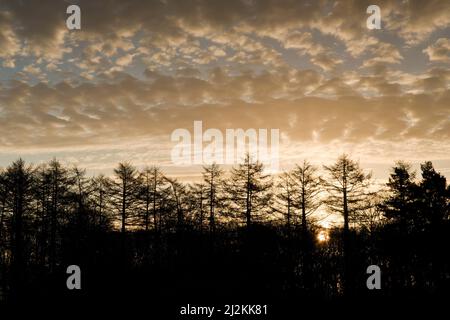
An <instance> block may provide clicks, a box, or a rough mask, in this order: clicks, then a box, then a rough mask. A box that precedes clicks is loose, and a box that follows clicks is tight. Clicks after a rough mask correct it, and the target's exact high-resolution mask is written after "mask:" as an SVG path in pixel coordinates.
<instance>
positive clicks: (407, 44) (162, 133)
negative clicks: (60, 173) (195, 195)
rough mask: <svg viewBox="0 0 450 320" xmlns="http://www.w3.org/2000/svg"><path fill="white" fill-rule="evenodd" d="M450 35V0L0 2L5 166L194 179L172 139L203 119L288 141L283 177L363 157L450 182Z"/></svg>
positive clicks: (373, 165)
mask: <svg viewBox="0 0 450 320" xmlns="http://www.w3.org/2000/svg"><path fill="white" fill-rule="evenodd" d="M70 4H78V5H79V6H80V8H81V15H82V19H81V30H74V31H70V30H68V29H67V27H66V18H67V16H68V15H67V14H66V8H67V6H68V5H70ZM370 4H377V5H378V6H379V7H380V8H381V19H382V20H381V29H380V30H369V29H367V27H366V19H367V17H368V16H369V14H367V13H366V8H367V7H368V6H369V5H370ZM449 36H450V1H446V0H442V1H433V0H428V1H422V0H414V1H413V0H410V1H408V0H404V1H362V0H358V1H356V0H355V1H326V0H323V1H321V0H319V1H301V0H291V1H280V0H226V1H225V0H204V1H202V0H179V1H174V0H159V1H140V0H135V1H130V0H127V1H125V0H104V1H91V0H86V1H81V0H79V1H76V0H73V1H62V0H59V1H57V0H53V1H51V0H41V1H27V0H0V166H5V165H7V164H8V163H9V162H10V161H12V160H14V159H16V158H17V157H19V156H21V157H23V158H25V159H26V160H28V161H31V162H34V163H39V162H42V161H46V160H48V159H51V158H52V157H54V156H56V157H57V158H59V159H61V160H62V161H64V162H70V163H78V164H80V165H81V166H82V167H86V168H88V169H89V170H90V171H91V172H100V171H101V172H110V171H111V168H112V167H114V166H115V164H116V163H117V162H118V161H123V160H130V161H132V162H133V163H134V164H136V165H137V166H142V165H144V164H153V163H156V164H159V165H161V166H162V167H163V168H164V169H165V171H166V172H168V173H173V174H177V175H186V176H189V175H191V174H193V173H194V172H195V170H196V169H195V168H193V167H177V166H175V165H173V163H172V162H171V158H170V152H171V149H172V148H173V146H174V143H173V142H171V140H170V136H171V133H172V131H173V130H174V129H177V128H186V129H189V130H192V127H193V122H194V120H201V121H203V126H204V128H205V129H206V128H217V129H219V130H223V132H225V131H224V130H225V129H227V128H243V129H248V128H256V129H258V128H267V129H272V128H274V129H279V130H280V135H281V146H280V157H281V166H282V168H287V167H289V165H291V164H292V163H294V162H296V161H300V160H302V159H304V158H307V159H310V160H312V161H313V162H317V163H328V162H330V161H332V160H333V159H335V158H336V156H337V155H338V154H339V153H342V152H347V153H349V154H350V155H351V156H352V157H353V158H355V159H359V160H360V161H361V163H362V165H363V166H364V167H366V168H368V169H372V170H374V172H375V174H376V175H377V176H378V177H380V178H382V177H386V176H387V174H388V168H389V166H391V165H392V164H393V163H394V161H395V160H399V159H403V160H407V161H410V162H412V163H416V164H417V163H419V162H421V161H424V160H432V161H433V162H434V163H435V166H436V167H437V168H438V169H439V170H440V171H441V172H442V173H443V174H445V175H447V177H450V142H449V136H450V90H449V89H450V68H449V64H450V40H449V38H450V37H449Z"/></svg>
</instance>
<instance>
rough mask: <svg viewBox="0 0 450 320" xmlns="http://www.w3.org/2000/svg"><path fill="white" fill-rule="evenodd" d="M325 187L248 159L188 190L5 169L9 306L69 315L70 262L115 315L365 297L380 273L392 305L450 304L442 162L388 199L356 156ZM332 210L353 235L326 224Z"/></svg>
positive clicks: (310, 169)
mask: <svg viewBox="0 0 450 320" xmlns="http://www.w3.org/2000/svg"><path fill="white" fill-rule="evenodd" d="M321 176H322V172H320V171H319V169H318V168H316V167H314V166H312V165H311V164H310V163H308V162H306V161H305V162H303V163H301V164H299V165H295V166H294V168H293V169H292V170H291V171H289V172H286V173H282V174H280V175H277V176H274V177H272V176H270V175H268V174H265V173H264V168H263V165H262V164H261V163H259V162H257V161H252V160H251V159H250V157H249V155H247V157H246V158H245V159H244V161H243V162H242V163H240V164H239V165H237V166H235V167H234V168H233V169H232V170H231V171H230V172H225V171H223V170H222V169H220V167H219V166H218V165H216V164H213V165H210V166H206V167H204V168H203V172H202V176H201V177H200V179H199V180H198V181H197V182H190V183H187V182H181V181H180V180H178V179H177V178H175V177H165V176H164V175H163V174H162V172H161V171H160V169H159V168H157V167H144V168H143V169H142V170H141V171H138V169H136V168H135V167H134V166H133V165H131V164H130V163H120V164H119V165H118V166H117V168H116V169H115V170H114V175H113V176H112V177H107V176H104V175H98V176H93V177H90V176H88V175H87V174H86V173H85V171H84V170H83V169H81V168H78V167H67V166H65V165H63V164H61V163H60V162H59V161H57V160H56V159H53V160H51V161H49V162H48V163H45V164H40V165H37V166H33V165H27V164H25V162H24V161H23V160H20V159H19V160H17V161H15V162H13V163H12V164H11V165H10V166H8V167H7V168H6V169H0V304H1V303H2V300H3V303H4V302H5V301H6V302H7V303H9V302H11V303H15V302H18V303H19V302H20V303H30V302H34V301H39V302H40V303H46V302H48V301H51V302H52V303H57V302H60V301H70V302H69V304H70V303H71V302H72V300H70V299H72V298H73V297H74V296H75V295H72V294H71V293H68V292H67V290H66V289H65V287H64V277H65V276H66V274H65V268H66V267H67V266H68V265H69V264H78V265H80V266H81V267H82V269H83V275H85V277H86V279H85V280H84V281H86V283H87V284H88V285H87V286H86V287H84V288H83V290H84V289H85V288H87V289H86V290H85V291H83V293H82V294H81V295H80V297H81V296H85V297H86V299H90V300H94V301H98V299H100V300H103V301H104V302H105V303H106V304H107V305H110V304H111V303H113V302H115V301H118V303H120V304H121V305H125V301H126V300H127V299H128V301H130V302H131V303H136V301H137V300H136V299H138V300H139V299H143V300H144V301H145V303H148V301H153V302H155V303H157V304H158V303H160V302H162V301H172V300H173V299H174V298H179V297H184V294H186V295H187V294H189V296H190V297H191V296H192V297H194V296H197V297H199V298H201V297H205V295H206V296H207V297H208V298H210V297H215V296H216V295H222V296H233V297H234V296H235V295H236V294H238V295H242V296H244V297H248V296H249V295H252V296H257V295H261V296H267V295H273V296H279V297H286V296H289V297H294V298H295V299H297V298H308V297H314V299H319V300H318V301H321V300H320V299H337V298H340V297H347V296H349V295H353V294H354V295H353V296H352V297H353V298H355V299H356V298H358V297H361V299H367V298H369V297H372V296H373V295H372V293H373V292H368V291H367V288H366V286H365V281H366V279H367V275H366V274H365V270H366V268H367V266H368V265H371V264H376V265H378V266H380V268H381V269H382V279H383V290H382V291H380V292H379V293H378V297H380V298H382V299H384V298H386V299H390V298H393V297H394V298H399V297H403V296H404V295H406V296H412V297H420V298H425V299H428V298H430V299H434V298H435V297H441V296H445V292H448V288H449V284H448V280H447V279H448V274H449V272H450V259H449V256H450V255H449V251H448V250H449V247H448V243H449V235H450V217H449V202H450V201H449V200H450V188H449V186H448V184H447V181H446V179H445V177H444V176H443V175H441V174H440V173H439V172H438V171H437V170H436V169H435V168H434V167H433V165H432V163H431V162H424V163H423V164H422V165H421V177H419V178H417V179H416V177H415V174H414V172H412V170H411V166H410V165H408V164H406V163H404V162H398V163H396V164H395V166H394V168H393V169H392V172H391V174H390V177H389V181H388V182H387V183H386V185H385V188H382V189H379V190H377V192H376V193H375V192H373V190H374V188H375V186H372V185H370V175H369V174H365V173H364V171H363V170H362V169H361V167H360V166H359V163H357V162H355V161H353V160H351V159H350V158H349V157H348V156H346V155H343V156H341V157H339V158H338V159H337V162H336V163H335V164H333V165H331V166H324V167H323V178H321ZM272 178H273V180H275V181H276V182H277V183H276V184H275V185H273V184H272ZM322 201H323V203H324V204H326V205H327V208H328V210H329V211H330V212H332V213H337V214H339V215H340V216H342V218H343V219H342V220H343V223H342V224H340V223H339V221H335V227H333V228H329V229H326V230H324V229H322V228H321V227H319V226H318V225H317V222H316V219H315V218H314V212H316V211H319V210H320V209H318V207H319V205H320V204H321V203H322ZM274 211H275V213H274ZM280 217H281V219H280ZM297 226H299V227H300V228H297ZM350 226H351V227H352V228H351V229H350ZM206 227H208V229H209V232H208V235H206V234H205V232H204V229H205V228H206ZM119 231H120V232H119ZM319 232H325V233H326V235H327V237H326V238H321V239H318V238H317V235H318V233H319ZM342 262H344V263H342ZM342 265H343V266H344V269H343V270H342ZM111 279H114V281H111ZM149 288H151V290H149ZM303 301H304V300H303ZM380 301H381V300H380Z"/></svg>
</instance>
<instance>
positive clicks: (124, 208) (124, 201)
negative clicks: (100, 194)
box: [111, 162, 139, 233]
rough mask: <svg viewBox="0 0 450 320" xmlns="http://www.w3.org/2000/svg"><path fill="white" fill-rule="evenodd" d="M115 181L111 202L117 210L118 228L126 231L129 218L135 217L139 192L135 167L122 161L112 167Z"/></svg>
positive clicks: (112, 186) (123, 231)
mask: <svg viewBox="0 0 450 320" xmlns="http://www.w3.org/2000/svg"><path fill="white" fill-rule="evenodd" d="M114 175H115V177H116V181H113V183H112V185H111V188H112V193H111V194H112V198H113V204H114V205H115V207H116V208H117V209H118V211H119V215H120V224H121V227H120V230H121V232H122V233H125V232H126V227H127V225H128V224H129V219H130V218H134V217H135V210H136V207H137V199H138V192H139V180H138V174H137V171H136V168H135V167H133V166H132V165H131V164H129V163H126V162H122V163H119V165H118V167H117V168H116V169H114Z"/></svg>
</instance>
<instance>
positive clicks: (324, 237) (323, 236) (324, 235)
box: [317, 230, 330, 242]
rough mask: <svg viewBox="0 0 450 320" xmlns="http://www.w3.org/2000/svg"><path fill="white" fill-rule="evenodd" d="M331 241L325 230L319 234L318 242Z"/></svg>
mask: <svg viewBox="0 0 450 320" xmlns="http://www.w3.org/2000/svg"><path fill="white" fill-rule="evenodd" d="M329 239H330V237H329V235H328V232H327V231H325V230H322V231H320V232H319V233H318V234H317V240H319V242H327V241H328V240H329Z"/></svg>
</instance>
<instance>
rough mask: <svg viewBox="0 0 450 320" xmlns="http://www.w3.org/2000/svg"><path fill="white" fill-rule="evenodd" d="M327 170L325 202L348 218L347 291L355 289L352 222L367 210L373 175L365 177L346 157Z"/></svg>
mask: <svg viewBox="0 0 450 320" xmlns="http://www.w3.org/2000/svg"><path fill="white" fill-rule="evenodd" d="M324 169H325V171H326V172H327V174H328V177H327V179H325V180H323V184H324V185H325V188H326V190H327V192H328V197H327V199H326V200H325V203H326V205H327V206H328V207H329V208H330V210H331V211H332V212H337V213H339V214H341V215H342V216H343V218H344V228H343V244H344V246H343V247H344V290H351V289H352V285H351V284H350V281H351V279H352V275H351V271H350V255H351V252H350V238H349V237H350V228H349V221H350V217H351V215H354V214H355V213H356V212H357V211H359V210H364V209H366V208H367V203H366V201H365V200H366V199H367V196H368V190H367V188H368V184H369V181H370V178H371V174H365V173H364V172H363V170H362V169H361V168H360V166H359V163H357V162H355V161H353V160H351V159H350V158H349V157H348V156H347V155H346V154H344V155H342V156H340V157H339V158H338V160H337V162H336V163H335V164H334V165H331V166H324Z"/></svg>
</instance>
